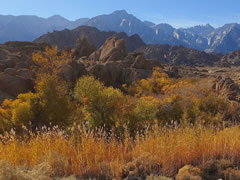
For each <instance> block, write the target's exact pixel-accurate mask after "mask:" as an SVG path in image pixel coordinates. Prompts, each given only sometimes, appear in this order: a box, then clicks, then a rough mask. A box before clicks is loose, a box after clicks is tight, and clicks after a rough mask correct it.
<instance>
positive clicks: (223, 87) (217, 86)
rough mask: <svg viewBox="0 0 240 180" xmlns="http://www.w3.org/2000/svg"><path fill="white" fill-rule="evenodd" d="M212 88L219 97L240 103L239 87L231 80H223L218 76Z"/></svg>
mask: <svg viewBox="0 0 240 180" xmlns="http://www.w3.org/2000/svg"><path fill="white" fill-rule="evenodd" d="M212 88H213V89H214V90H215V91H216V93H217V94H219V95H220V96H222V97H226V98H228V99H229V100H233V101H237V102H240V89H239V86H238V85H237V84H236V83H235V82H234V81H233V80H232V79H231V78H223V77H221V76H219V77H218V78H217V79H216V81H215V82H214V83H213V86H212Z"/></svg>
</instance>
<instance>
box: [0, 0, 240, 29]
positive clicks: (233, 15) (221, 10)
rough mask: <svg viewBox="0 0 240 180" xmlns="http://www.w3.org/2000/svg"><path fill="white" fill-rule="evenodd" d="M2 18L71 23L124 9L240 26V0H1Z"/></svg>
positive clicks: (182, 22) (157, 17) (146, 16)
mask: <svg viewBox="0 0 240 180" xmlns="http://www.w3.org/2000/svg"><path fill="white" fill-rule="evenodd" d="M0 1H1V6H0V14H1V15H37V16H40V17H49V16H52V15H55V14H58V15H61V16H63V17H65V18H67V19H69V20H75V19H78V18H81V17H94V16H96V15H101V14H109V13H111V12H113V11H115V10H121V9H125V10H127V11H128V13H130V14H134V15H135V16H136V17H138V18H139V19H141V20H149V21H153V22H154V23H169V24H171V25H173V26H174V27H189V26H193V25H197V24H201V25H202V24H207V23H210V24H211V25H213V26H215V27H219V26H221V25H223V24H226V23H233V22H238V23H240V8H239V7H240V0H0Z"/></svg>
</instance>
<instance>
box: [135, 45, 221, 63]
mask: <svg viewBox="0 0 240 180" xmlns="http://www.w3.org/2000/svg"><path fill="white" fill-rule="evenodd" d="M136 52H141V53H144V55H145V57H146V58H147V59H154V60H159V61H160V62H161V63H164V64H171V65H188V66H199V65H204V66H207V65H209V66H212V65H214V64H215V63H216V62H218V61H219V60H220V59H221V57H222V55H221V54H209V53H205V52H203V51H198V50H195V49H190V48H185V47H183V46H169V45H147V46H145V47H142V48H139V49H137V50H136Z"/></svg>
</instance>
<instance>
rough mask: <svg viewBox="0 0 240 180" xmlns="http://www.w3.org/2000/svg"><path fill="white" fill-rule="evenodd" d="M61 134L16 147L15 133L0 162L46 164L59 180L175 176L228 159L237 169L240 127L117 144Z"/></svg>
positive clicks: (162, 133)
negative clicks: (63, 179) (61, 178)
mask: <svg viewBox="0 0 240 180" xmlns="http://www.w3.org/2000/svg"><path fill="white" fill-rule="evenodd" d="M63 134H64V132H63V131H60V130H56V129H55V130H51V131H45V132H44V133H39V134H38V135H36V136H33V135H32V137H31V138H30V139H29V140H24V141H19V140H17V139H16V137H15V135H14V133H12V135H11V134H10V135H5V136H4V138H5V139H8V140H3V141H5V142H2V143H0V160H6V161H8V162H10V163H11V164H12V165H14V166H25V167H27V168H33V167H34V166H35V165H37V164H40V163H42V162H47V163H49V164H50V165H51V167H52V169H53V170H54V174H55V175H58V176H63V175H71V174H74V175H76V176H80V177H111V178H113V177H115V178H120V177H123V176H124V173H127V174H129V173H131V171H132V172H133V171H137V173H142V172H145V173H148V174H150V173H151V174H158V175H165V176H174V175H176V173H177V172H178V170H179V169H180V168H181V167H183V166H184V165H190V164H191V165H200V164H203V163H204V162H207V161H209V160H215V159H228V160H230V161H232V162H233V163H236V165H238V164H239V163H240V127H238V126H233V127H231V128H225V129H223V130H219V129H215V130H214V129H210V128H205V129H204V128H197V127H194V128H193V127H186V128H175V129H173V128H171V129H161V130H159V129H158V130H155V131H153V132H151V133H148V134H147V135H146V136H145V137H141V136H140V137H137V138H136V139H135V140H134V141H133V140H131V139H130V138H128V137H126V138H125V139H124V141H123V142H121V143H119V142H118V141H117V140H116V138H114V137H112V138H111V139H110V140H109V139H108V140H106V138H105V137H104V135H103V136H102V137H99V138H94V137H93V134H91V133H86V132H85V133H82V136H81V139H80V138H77V137H76V136H66V135H63Z"/></svg>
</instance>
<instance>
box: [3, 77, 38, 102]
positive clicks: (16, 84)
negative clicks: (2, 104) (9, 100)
mask: <svg viewBox="0 0 240 180" xmlns="http://www.w3.org/2000/svg"><path fill="white" fill-rule="evenodd" d="M33 86H34V83H33V81H32V80H31V79H24V78H22V77H19V76H11V75H9V74H5V73H0V91H3V92H5V93H7V94H9V95H11V96H14V97H16V96H17V95H18V94H20V93H25V92H28V91H29V90H33Z"/></svg>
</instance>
